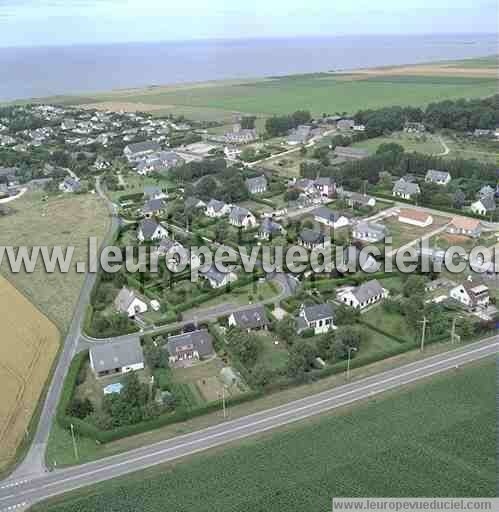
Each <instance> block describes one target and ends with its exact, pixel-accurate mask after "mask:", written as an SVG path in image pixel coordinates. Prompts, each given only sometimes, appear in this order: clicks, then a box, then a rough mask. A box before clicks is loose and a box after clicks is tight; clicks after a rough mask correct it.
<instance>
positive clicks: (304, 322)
mask: <svg viewBox="0 0 499 512" xmlns="http://www.w3.org/2000/svg"><path fill="white" fill-rule="evenodd" d="M296 328H297V331H298V334H301V333H302V332H303V331H306V330H308V329H313V331H314V334H324V333H325V332H328V331H330V330H331V329H336V326H335V325H334V307H333V305H332V304H314V305H312V306H306V305H305V304H302V305H301V307H300V313H299V315H298V317H297V318H296Z"/></svg>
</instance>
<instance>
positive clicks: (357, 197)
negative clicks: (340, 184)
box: [345, 192, 372, 204]
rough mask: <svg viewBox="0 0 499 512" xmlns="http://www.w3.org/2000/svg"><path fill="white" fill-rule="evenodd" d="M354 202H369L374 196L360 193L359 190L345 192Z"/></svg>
mask: <svg viewBox="0 0 499 512" xmlns="http://www.w3.org/2000/svg"><path fill="white" fill-rule="evenodd" d="M345 195H346V196H347V197H348V199H349V200H350V201H352V202H353V203H359V204H367V203H368V202H369V201H370V200H371V199H372V197H371V196H368V195H367V194H359V193H358V192H348V193H347V194H345Z"/></svg>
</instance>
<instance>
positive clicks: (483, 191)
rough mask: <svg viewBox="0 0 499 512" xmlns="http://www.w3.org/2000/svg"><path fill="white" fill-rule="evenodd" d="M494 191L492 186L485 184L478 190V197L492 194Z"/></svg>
mask: <svg viewBox="0 0 499 512" xmlns="http://www.w3.org/2000/svg"><path fill="white" fill-rule="evenodd" d="M495 193H496V191H495V189H494V188H492V187H491V186H490V185H485V186H484V187H482V188H481V189H480V190H479V192H478V195H479V196H480V198H482V197H486V196H493V195H494V194H495Z"/></svg>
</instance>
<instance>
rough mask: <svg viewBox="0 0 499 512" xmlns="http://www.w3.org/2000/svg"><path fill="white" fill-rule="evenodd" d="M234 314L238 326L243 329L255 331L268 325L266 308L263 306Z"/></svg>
mask: <svg viewBox="0 0 499 512" xmlns="http://www.w3.org/2000/svg"><path fill="white" fill-rule="evenodd" d="M232 314H233V316H234V320H235V321H236V324H237V326H238V327H241V328H242V329H255V328H257V327H264V326H266V325H267V324H268V319H267V315H266V313H265V308H264V307H263V306H262V305H261V304H259V305H257V306H252V307H249V308H246V309H244V310H242V311H234V313H232Z"/></svg>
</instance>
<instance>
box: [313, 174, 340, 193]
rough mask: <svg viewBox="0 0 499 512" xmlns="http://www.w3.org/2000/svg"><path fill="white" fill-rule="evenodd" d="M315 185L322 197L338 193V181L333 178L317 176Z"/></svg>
mask: <svg viewBox="0 0 499 512" xmlns="http://www.w3.org/2000/svg"><path fill="white" fill-rule="evenodd" d="M313 187H314V188H315V190H316V191H317V192H319V193H320V195H321V196H322V197H331V196H333V195H334V194H335V193H336V183H335V182H334V181H333V179H332V178H317V179H316V180H314V181H313Z"/></svg>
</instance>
